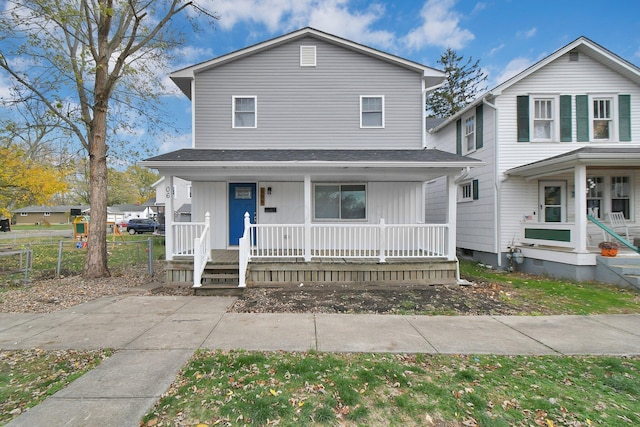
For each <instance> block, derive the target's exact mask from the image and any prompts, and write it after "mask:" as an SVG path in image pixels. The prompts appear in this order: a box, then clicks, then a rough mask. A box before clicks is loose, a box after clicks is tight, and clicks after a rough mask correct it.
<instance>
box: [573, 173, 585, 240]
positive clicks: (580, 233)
mask: <svg viewBox="0 0 640 427" xmlns="http://www.w3.org/2000/svg"><path fill="white" fill-rule="evenodd" d="M573 175H574V178H573V179H574V190H575V198H574V201H575V224H576V230H575V232H576V236H575V242H574V244H575V248H574V252H587V166H586V165H576V166H575V168H574V172H573Z"/></svg>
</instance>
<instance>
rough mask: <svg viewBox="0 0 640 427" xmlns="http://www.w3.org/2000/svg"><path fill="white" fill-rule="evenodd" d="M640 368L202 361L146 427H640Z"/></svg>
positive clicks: (552, 359) (534, 360) (432, 360)
mask: <svg viewBox="0 0 640 427" xmlns="http://www.w3.org/2000/svg"><path fill="white" fill-rule="evenodd" d="M639 396H640V359H638V358H611V357H558V356H546V357H525V356H518V357H507V356H485V355H482V356H481V355H478V356H443V355H390V354H322V353H282V352H269V353H267V352H242V351H234V352H222V351H199V352H197V353H196V355H195V356H194V357H193V358H192V359H191V361H190V362H189V363H188V365H187V366H186V367H185V368H184V369H183V371H182V373H181V374H180V375H179V376H178V378H177V380H176V382H175V383H174V385H173V386H172V387H171V389H170V390H169V392H168V393H167V394H166V395H165V396H164V397H163V398H162V399H161V400H160V402H158V404H157V405H156V407H155V408H154V409H153V410H152V411H151V412H150V413H149V414H148V415H147V416H146V417H145V418H144V420H143V421H144V423H145V424H144V425H148V426H151V425H158V426H169V425H171V426H173V425H190V426H196V425H230V426H236V425H237V426H241V425H281V426H293V425H296V426H297V425H357V426H372V425H380V426H387V425H392V426H430V425H455V426H475V425H480V426H505V427H506V426H536V425H537V426H549V427H550V426H574V427H577V426H591V425H598V426H620V425H630V426H631V425H640V402H639V401H638V398H639Z"/></svg>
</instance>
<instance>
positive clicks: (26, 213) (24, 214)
mask: <svg viewBox="0 0 640 427" xmlns="http://www.w3.org/2000/svg"><path fill="white" fill-rule="evenodd" d="M20 216H29V212H20Z"/></svg>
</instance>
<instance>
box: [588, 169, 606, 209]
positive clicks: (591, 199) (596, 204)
mask: <svg viewBox="0 0 640 427" xmlns="http://www.w3.org/2000/svg"><path fill="white" fill-rule="evenodd" d="M603 200H604V177H601V176H594V177H589V178H587V213H588V214H589V215H591V216H592V217H594V218H602V215H603V214H604V212H603V210H604V205H603Z"/></svg>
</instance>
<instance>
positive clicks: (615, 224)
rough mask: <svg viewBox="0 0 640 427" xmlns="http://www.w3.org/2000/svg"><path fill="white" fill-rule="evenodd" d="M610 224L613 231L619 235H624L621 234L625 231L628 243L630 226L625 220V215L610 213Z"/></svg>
mask: <svg viewBox="0 0 640 427" xmlns="http://www.w3.org/2000/svg"><path fill="white" fill-rule="evenodd" d="M609 222H610V223H611V229H612V230H613V231H615V232H616V233H618V234H622V233H621V232H622V231H623V230H624V235H625V236H626V239H627V242H630V240H629V226H628V225H627V222H626V221H625V219H624V213H622V212H610V213H609Z"/></svg>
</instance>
